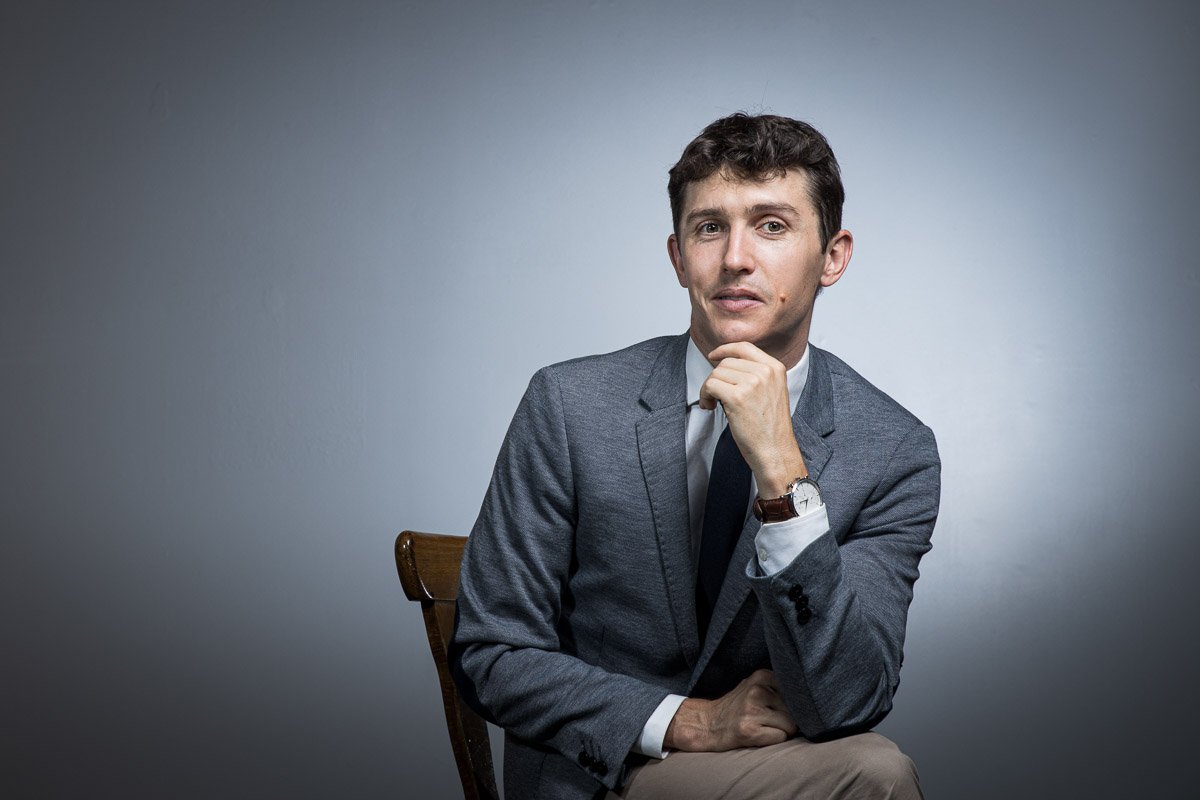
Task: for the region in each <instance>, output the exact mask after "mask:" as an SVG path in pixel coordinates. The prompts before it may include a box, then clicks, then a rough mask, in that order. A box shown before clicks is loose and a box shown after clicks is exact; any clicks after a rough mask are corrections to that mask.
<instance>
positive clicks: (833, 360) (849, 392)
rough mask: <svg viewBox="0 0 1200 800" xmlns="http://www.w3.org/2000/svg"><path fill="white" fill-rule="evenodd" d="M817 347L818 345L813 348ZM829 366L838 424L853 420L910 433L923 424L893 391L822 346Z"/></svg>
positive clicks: (900, 432)
mask: <svg viewBox="0 0 1200 800" xmlns="http://www.w3.org/2000/svg"><path fill="white" fill-rule="evenodd" d="M813 349H814V350H817V348H813ZM818 352H820V354H821V356H822V357H823V358H824V360H825V362H826V364H827V365H828V367H829V375H830V380H831V381H832V383H833V392H834V396H835V397H836V398H837V410H836V415H837V416H838V417H841V418H842V419H839V420H837V422H838V427H841V423H842V422H852V423H854V425H855V426H856V427H857V426H860V425H862V424H866V425H867V427H870V428H875V429H878V428H887V429H889V430H892V431H895V432H896V433H899V434H902V435H907V434H908V433H909V432H910V431H911V430H912V429H913V428H915V427H918V426H923V425H924V423H922V422H921V420H919V419H918V418H917V417H916V415H915V414H913V413H912V412H911V411H909V410H908V409H906V408H905V407H904V406H902V405H900V404H899V403H898V402H896V401H895V400H894V399H893V398H892V397H891V395H889V394H887V393H886V392H884V391H883V390H882V389H880V388H879V387H877V386H876V385H875V384H873V383H871V382H870V381H868V380H867V379H866V378H864V377H863V376H862V375H860V374H859V373H858V372H857V371H856V370H855V369H854V368H853V367H851V366H850V365H849V364H847V363H846V362H845V361H842V360H841V359H840V358H838V357H837V356H835V355H834V354H833V353H830V352H829V351H828V350H819V351H818Z"/></svg>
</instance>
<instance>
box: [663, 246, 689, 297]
mask: <svg viewBox="0 0 1200 800" xmlns="http://www.w3.org/2000/svg"><path fill="white" fill-rule="evenodd" d="M667 255H668V256H670V257H671V266H673V267H674V268H675V278H676V279H677V280H678V281H679V285H680V286H682V287H683V288H685V289H686V288H687V285H688V282H687V274H686V273H685V272H684V271H683V253H681V252H680V251H679V237H678V236H676V235H675V234H673V233H672V234H671V235H670V236H668V237H667Z"/></svg>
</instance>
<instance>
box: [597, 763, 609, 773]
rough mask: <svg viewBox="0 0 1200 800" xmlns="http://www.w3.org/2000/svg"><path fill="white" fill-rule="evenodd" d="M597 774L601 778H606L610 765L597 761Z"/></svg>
mask: <svg viewBox="0 0 1200 800" xmlns="http://www.w3.org/2000/svg"><path fill="white" fill-rule="evenodd" d="M596 774H597V775H599V776H601V777H604V776H605V775H607V774H608V764H605V763H604V762H603V761H597V762H596Z"/></svg>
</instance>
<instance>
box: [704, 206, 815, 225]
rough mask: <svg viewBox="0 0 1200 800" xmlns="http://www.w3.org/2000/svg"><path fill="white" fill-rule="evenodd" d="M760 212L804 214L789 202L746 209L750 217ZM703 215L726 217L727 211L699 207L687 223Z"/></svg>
mask: <svg viewBox="0 0 1200 800" xmlns="http://www.w3.org/2000/svg"><path fill="white" fill-rule="evenodd" d="M759 214H778V215H780V216H788V215H791V216H794V217H799V216H802V215H801V214H800V212H799V211H798V210H797V209H796V207H795V206H793V205H791V204H789V203H759V204H758V205H755V206H750V207H749V208H747V209H746V215H747V216H750V217H755V216H758V215H759ZM703 217H718V218H724V217H725V211H724V210H722V209H720V208H697V209H696V210H695V211H693V212H691V213H690V214H688V215H687V217H686V218H685V219H684V222H685V223H686V224H687V225H689V226H690V225H691V224H692V223H694V222H695V221H696V220H698V219H701V218H703Z"/></svg>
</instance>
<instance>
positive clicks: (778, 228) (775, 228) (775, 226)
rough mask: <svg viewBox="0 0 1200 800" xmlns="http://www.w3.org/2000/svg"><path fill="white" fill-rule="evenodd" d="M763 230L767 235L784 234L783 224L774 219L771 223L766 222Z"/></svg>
mask: <svg viewBox="0 0 1200 800" xmlns="http://www.w3.org/2000/svg"><path fill="white" fill-rule="evenodd" d="M763 228H764V229H765V230H766V232H767V233H783V223H782V222H780V221H778V220H774V219H773V220H771V221H770V222H764V223H763Z"/></svg>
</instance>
